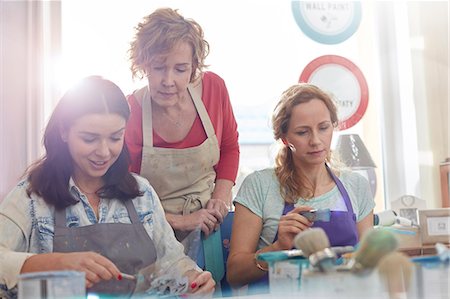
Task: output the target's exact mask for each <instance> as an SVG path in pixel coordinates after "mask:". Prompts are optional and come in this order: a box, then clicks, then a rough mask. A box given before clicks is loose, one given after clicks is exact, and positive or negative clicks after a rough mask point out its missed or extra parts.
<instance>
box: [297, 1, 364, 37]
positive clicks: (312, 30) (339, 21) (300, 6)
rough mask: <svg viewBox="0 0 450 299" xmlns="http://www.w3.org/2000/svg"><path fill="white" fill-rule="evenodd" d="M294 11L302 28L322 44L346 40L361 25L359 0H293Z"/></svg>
mask: <svg viewBox="0 0 450 299" xmlns="http://www.w3.org/2000/svg"><path fill="white" fill-rule="evenodd" d="M291 9H292V13H293V14H294V18H295V21H296V22H297V25H298V26H299V27H300V29H301V30H302V31H303V33H305V34H306V35H307V36H308V37H310V38H311V39H313V40H315V41H316V42H319V43H322V44H337V43H340V42H343V41H345V40H346V39H348V38H349V37H350V36H352V35H353V33H355V32H356V30H357V29H358V27H359V23H360V22H361V3H360V2H359V1H292V2H291Z"/></svg>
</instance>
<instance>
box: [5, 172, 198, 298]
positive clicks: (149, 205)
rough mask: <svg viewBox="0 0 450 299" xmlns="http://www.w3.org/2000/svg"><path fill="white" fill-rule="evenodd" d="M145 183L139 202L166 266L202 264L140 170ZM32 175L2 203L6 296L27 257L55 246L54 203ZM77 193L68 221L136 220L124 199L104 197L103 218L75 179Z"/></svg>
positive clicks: (73, 191)
mask: <svg viewBox="0 0 450 299" xmlns="http://www.w3.org/2000/svg"><path fill="white" fill-rule="evenodd" d="M133 175H134V177H135V178H136V180H137V182H138V184H139V189H140V190H141V191H142V192H143V193H144V194H143V195H142V196H140V197H137V198H135V199H133V204H134V206H135V208H136V211H137V213H138V215H139V218H140V220H141V222H142V223H143V225H144V228H145V230H146V232H147V234H148V235H149V236H150V238H152V240H153V242H154V244H155V247H156V254H157V257H158V260H157V262H158V263H159V264H160V265H161V267H162V269H165V268H166V269H168V268H169V267H170V268H171V269H172V271H173V269H174V267H176V268H177V270H179V272H180V273H184V272H186V271H188V270H192V269H195V270H198V271H201V270H200V268H198V267H197V265H196V264H195V262H194V261H192V260H191V259H190V258H189V257H187V256H186V255H185V254H184V253H183V252H184V248H183V245H182V244H181V243H179V242H178V241H177V240H176V239H175V236H174V233H173V229H172V227H171V226H170V225H169V223H168V222H167V220H166V218H165V214H164V210H163V208H162V205H161V202H160V200H159V198H158V195H157V194H156V192H155V190H154V189H153V188H152V187H151V186H150V184H149V182H148V181H147V180H146V179H145V178H143V177H141V176H138V175H136V174H133ZM27 187H28V181H27V180H23V181H21V182H20V183H19V184H18V185H17V186H16V187H15V188H14V189H13V190H12V191H11V192H10V193H9V194H8V195H7V197H6V198H5V199H4V201H3V202H1V203H0V298H4V297H10V296H11V295H14V294H15V293H16V288H15V287H16V285H17V282H18V276H19V274H20V270H21V268H22V266H23V263H24V262H25V260H26V259H27V258H28V257H29V256H31V255H33V254H37V253H49V252H53V236H54V224H55V223H54V222H55V219H54V216H53V213H54V207H53V206H50V205H48V204H47V203H46V202H45V201H44V200H43V199H42V198H41V197H39V196H37V195H36V194H34V193H33V194H31V198H30V197H28V195H27V193H26V189H27ZM69 188H70V192H71V194H72V195H73V196H74V197H75V198H76V199H78V200H79V201H78V203H76V204H75V205H72V206H70V207H68V208H67V209H66V220H67V222H66V224H67V226H68V227H78V226H86V225H91V224H96V223H131V220H130V218H129V216H128V212H127V209H126V207H125V205H124V204H123V203H122V202H121V201H120V200H119V199H100V204H99V216H98V220H97V218H96V216H95V212H94V210H93V209H92V207H91V206H90V204H89V202H88V199H87V197H86V195H84V194H83V193H82V191H81V190H80V189H78V188H77V187H76V186H75V184H74V182H73V180H72V179H70V181H69Z"/></svg>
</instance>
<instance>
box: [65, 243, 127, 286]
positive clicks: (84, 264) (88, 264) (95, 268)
mask: <svg viewBox="0 0 450 299" xmlns="http://www.w3.org/2000/svg"><path fill="white" fill-rule="evenodd" d="M58 263H59V267H60V268H61V269H65V270H75V271H82V272H84V273H85V274H86V287H87V288H90V287H92V286H93V285H94V284H96V283H98V282H100V281H102V280H110V279H117V280H120V279H121V277H120V271H119V269H118V268H117V267H116V265H114V263H113V262H111V261H110V260H109V259H107V258H106V257H104V256H102V255H100V254H98V253H96V252H92V251H88V252H72V253H63V254H61V255H60V257H59V259H58Z"/></svg>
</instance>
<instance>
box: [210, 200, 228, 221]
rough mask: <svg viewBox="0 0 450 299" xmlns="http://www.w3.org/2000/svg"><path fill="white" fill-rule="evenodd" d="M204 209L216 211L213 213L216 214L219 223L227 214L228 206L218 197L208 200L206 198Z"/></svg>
mask: <svg viewBox="0 0 450 299" xmlns="http://www.w3.org/2000/svg"><path fill="white" fill-rule="evenodd" d="M206 209H207V210H213V211H216V213H214V215H217V216H216V218H217V221H218V222H219V223H222V222H223V219H225V216H227V214H228V211H229V207H228V206H227V204H226V203H225V202H224V201H223V200H221V199H218V198H211V199H210V200H208V203H207V204H206Z"/></svg>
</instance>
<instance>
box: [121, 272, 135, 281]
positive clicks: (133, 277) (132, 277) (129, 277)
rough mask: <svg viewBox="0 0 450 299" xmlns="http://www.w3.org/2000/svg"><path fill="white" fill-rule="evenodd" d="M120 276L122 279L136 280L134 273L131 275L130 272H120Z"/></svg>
mask: <svg viewBox="0 0 450 299" xmlns="http://www.w3.org/2000/svg"><path fill="white" fill-rule="evenodd" d="M120 276H121V277H122V278H123V279H129V280H137V277H136V275H131V274H126V273H123V272H120Z"/></svg>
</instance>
